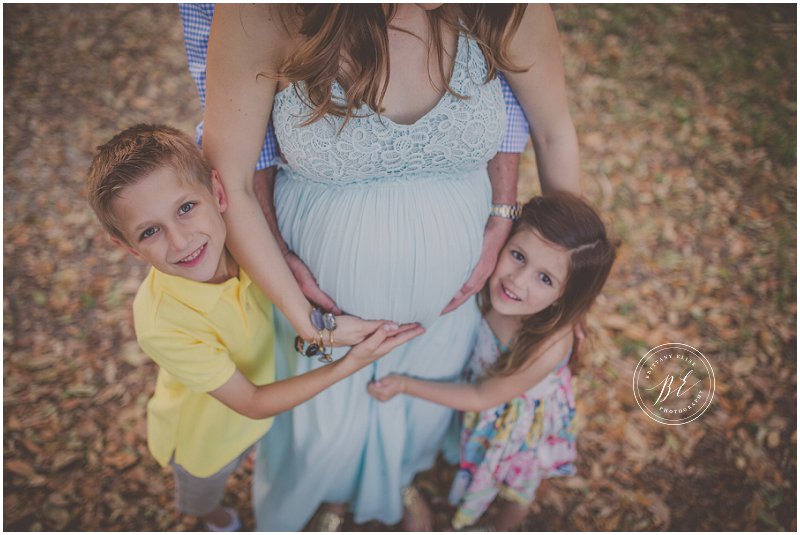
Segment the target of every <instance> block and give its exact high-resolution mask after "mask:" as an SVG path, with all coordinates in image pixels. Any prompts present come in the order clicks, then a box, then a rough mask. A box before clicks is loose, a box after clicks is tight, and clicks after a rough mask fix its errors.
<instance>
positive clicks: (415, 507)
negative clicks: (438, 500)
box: [403, 485, 433, 531]
mask: <svg viewBox="0 0 800 535" xmlns="http://www.w3.org/2000/svg"><path fill="white" fill-rule="evenodd" d="M403 507H404V508H405V509H406V510H407V511H408V514H409V516H411V518H413V519H414V521H415V523H417V524H419V520H420V519H423V520H424V519H428V520H429V521H430V523H431V525H430V526H429V527H428V529H427V531H432V530H433V512H432V511H431V509H430V507H428V504H427V502H426V501H425V498H423V497H422V494H420V492H419V490H417V488H416V487H415V486H414V485H409V486H407V487H406V488H404V489H403ZM415 528H416V527H415ZM414 531H421V530H419V528H416V529H415V530H414Z"/></svg>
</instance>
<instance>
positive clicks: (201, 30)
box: [179, 4, 530, 169]
mask: <svg viewBox="0 0 800 535" xmlns="http://www.w3.org/2000/svg"><path fill="white" fill-rule="evenodd" d="M179 8H180V13H181V21H182V22H183V40H184V43H185V45H186V58H187V60H188V63H189V73H190V74H191V75H192V79H193V80H194V83H195V85H197V93H198V94H199V95H200V104H202V105H203V108H205V105H206V49H207V48H208V35H209V34H210V33H211V19H212V18H213V17H214V4H179ZM499 77H500V82H501V83H502V87H503V97H505V102H506V115H507V117H508V119H507V122H506V136H505V139H504V140H503V144H502V145H500V152H522V151H523V150H524V149H525V145H526V143H527V142H528V138H529V137H530V130H529V127H528V121H527V119H526V118H525V113H524V112H523V111H522V107H521V106H520V105H519V101H517V98H516V97H515V96H514V93H512V92H511V88H510V87H509V86H508V83H507V82H506V79H505V78H503V75H502V74H500V75H499ZM196 139H197V143H198V144H201V143H202V140H203V123H202V122H200V124H198V125H197V132H196ZM277 163H278V141H277V140H276V139H275V133H274V131H273V129H272V121H270V123H269V128H268V129H267V137H266V138H264V147H263V148H262V149H261V154H260V155H259V157H258V163H257V164H256V169H264V168H266V167H270V166H272V165H275V164H277Z"/></svg>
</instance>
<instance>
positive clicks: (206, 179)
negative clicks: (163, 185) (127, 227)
mask: <svg viewBox="0 0 800 535" xmlns="http://www.w3.org/2000/svg"><path fill="white" fill-rule="evenodd" d="M97 151H98V152H97V154H96V155H95V157H94V159H93V160H92V164H91V166H90V167H89V175H88V179H87V182H86V189H87V197H88V200H89V204H90V205H91V206H92V209H93V210H94V213H95V214H96V215H97V218H98V219H99V220H100V224H102V225H103V228H104V229H105V230H106V232H108V233H109V234H110V235H111V236H112V237H114V238H117V239H118V240H120V241H122V242H123V243H128V241H127V240H126V239H125V236H124V235H123V234H122V231H121V230H120V225H119V221H118V220H117V218H116V214H115V213H114V210H113V207H112V205H113V202H114V200H115V199H116V198H117V197H119V195H120V194H121V193H122V190H123V189H125V188H126V187H128V186H131V185H133V184H136V183H137V182H138V181H139V180H141V179H142V178H144V177H145V176H147V175H149V174H150V173H152V172H154V171H156V170H157V169H160V168H162V167H170V168H171V169H173V170H174V171H175V172H176V173H177V174H178V177H179V178H180V179H181V180H185V181H186V182H187V183H189V184H202V185H204V186H205V187H206V188H208V190H209V191H211V190H212V187H211V166H209V165H208V163H207V162H206V161H205V159H204V158H203V154H202V153H201V152H200V149H199V148H198V147H197V145H195V143H194V142H193V141H192V140H191V139H190V138H189V137H188V136H186V135H185V134H184V133H183V132H181V131H180V130H177V129H175V128H172V127H170V126H163V125H148V124H138V125H136V126H132V127H130V128H128V129H127V130H124V131H122V132H120V133H119V134H117V135H116V136H114V137H113V138H111V140H110V141H108V142H107V143H105V144H104V145H101V146H99V147H97Z"/></svg>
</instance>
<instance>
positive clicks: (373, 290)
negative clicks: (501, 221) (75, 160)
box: [204, 4, 577, 531]
mask: <svg viewBox="0 0 800 535" xmlns="http://www.w3.org/2000/svg"><path fill="white" fill-rule="evenodd" d="M518 28H519V30H518ZM498 69H502V70H503V71H504V72H505V74H506V76H507V78H508V80H509V82H510V84H511V86H512V87H513V88H514V90H515V93H516V94H517V96H518V98H519V100H520V102H521V103H522V105H523V108H524V109H525V112H526V114H527V115H528V118H529V119H530V120H531V121H532V122H534V121H536V122H537V126H539V123H538V121H541V128H542V129H543V132H545V133H546V134H547V135H544V136H542V140H543V143H544V145H545V146H544V147H543V148H544V152H543V156H541V158H542V160H543V164H541V165H540V169H543V170H545V173H543V174H545V176H546V177H547V178H546V180H548V182H549V184H556V180H555V179H554V176H555V175H556V174H555V172H554V171H555V166H556V165H557V164H558V163H559V162H558V160H559V159H560V158H561V159H563V161H564V169H565V173H566V174H565V177H566V179H565V181H564V183H565V184H569V185H568V186H565V187H572V186H573V185H576V184H577V164H576V162H577V146H576V143H575V135H574V129H573V127H572V122H571V120H570V118H569V113H568V111H567V107H566V99H565V97H564V87H563V72H562V70H561V69H562V68H561V57H560V51H559V49H558V36H557V32H556V30H555V25H554V23H553V20H552V15H551V14H550V11H549V8H546V7H545V8H540V7H538V6H537V7H536V8H533V7H529V8H528V9H525V8H524V7H505V8H502V7H497V6H491V7H482V6H464V7H463V8H462V7H459V6H456V5H448V6H441V7H438V6H431V5H426V4H423V5H412V4H400V5H397V6H389V7H384V5H379V4H375V5H359V6H356V5H320V6H311V5H307V6H301V7H300V8H296V7H293V6H292V7H287V6H276V5H257V6H235V5H225V6H222V5H221V6H218V7H217V11H216V13H215V15H214V22H213V25H212V30H211V38H210V42H209V49H208V67H207V101H206V114H205V139H204V151H205V153H206V155H207V156H208V158H209V160H210V162H211V164H212V166H213V167H214V168H215V169H217V170H218V171H219V172H220V174H221V175H222V178H223V181H224V184H225V187H226V189H227V192H228V197H229V210H228V215H227V218H226V222H227V224H228V227H229V235H230V243H229V245H230V248H231V250H232V252H233V254H234V255H235V256H236V258H237V260H238V261H239V263H240V264H241V265H242V266H243V268H244V269H245V270H246V271H247V272H248V273H250V274H251V277H252V278H253V280H254V281H255V282H256V283H257V284H259V286H260V287H262V289H264V291H265V292H266V293H267V295H269V296H270V297H271V298H272V299H273V302H274V303H275V304H276V305H277V307H278V308H279V309H280V311H281V312H282V313H283V314H277V315H276V316H277V317H278V319H277V320H276V321H277V325H276V332H277V334H278V340H279V342H278V347H277V348H276V360H278V361H279V362H280V361H281V360H284V366H282V367H281V366H280V365H279V369H278V374H279V376H281V377H282V376H286V375H288V374H291V373H299V372H301V371H305V370H307V369H311V368H313V367H316V366H320V365H321V364H319V363H318V362H316V361H314V360H306V359H304V358H303V359H300V360H298V358H297V357H296V356H295V353H294V349H293V347H292V340H293V338H294V337H295V335H296V333H300V335H301V336H303V337H304V338H306V339H308V340H310V339H312V338H313V336H314V330H313V329H312V327H311V325H310V324H309V321H308V318H307V305H306V304H304V303H301V299H299V298H298V297H297V292H296V286H295V287H290V286H291V285H286V286H284V285H283V284H284V282H285V280H286V279H285V274H286V269H287V268H286V264H285V263H284V261H283V256H282V254H281V253H280V249H279V248H278V246H277V243H276V240H275V238H274V237H273V236H272V235H271V234H270V232H269V229H268V226H267V224H266V222H265V220H264V218H263V216H262V214H261V210H260V208H259V204H258V201H257V200H256V195H255V193H254V191H253V185H252V177H253V168H254V166H255V163H256V159H257V157H258V154H259V150H260V148H261V144H262V143H263V140H264V134H265V132H266V130H267V124H268V121H269V118H270V115H272V119H273V124H274V127H275V132H276V135H277V138H278V141H279V144H280V148H281V151H282V153H283V156H284V162H283V163H282V164H281V165H280V166H279V171H278V175H277V179H276V183H275V191H274V204H275V215H276V218H277V222H278V226H279V229H280V233H281V235H282V237H283V239H284V240H285V241H286V243H287V245H288V247H289V248H290V249H291V251H292V252H293V253H294V254H295V255H296V256H297V257H299V258H300V259H301V260H302V261H303V262H304V263H305V264H306V265H307V266H308V268H309V269H310V271H311V273H312V274H313V276H314V277H315V279H316V281H317V283H318V284H319V287H320V288H321V289H322V291H324V292H325V293H326V294H328V295H329V296H330V297H331V298H332V299H333V300H334V301H335V302H336V304H337V305H338V306H339V308H341V309H342V310H343V311H345V312H346V313H348V314H352V315H354V316H358V317H361V318H366V319H388V320H393V321H395V322H398V323H411V322H419V323H421V324H422V325H424V326H425V327H426V329H427V332H426V333H425V334H424V335H422V336H420V337H418V338H417V339H415V340H413V341H412V342H410V343H408V344H406V345H405V346H402V347H400V348H398V349H397V350H395V351H394V352H393V353H391V354H389V355H387V356H386V357H384V358H383V359H382V360H380V361H378V362H377V363H376V364H374V365H373V367H372V368H368V369H365V370H362V372H361V373H357V374H355V375H353V376H352V377H351V378H350V379H348V380H346V381H344V382H342V383H340V384H339V385H337V386H335V387H333V388H330V389H329V390H327V391H326V392H323V393H322V394H321V395H319V396H317V397H316V398H314V399H313V400H311V401H309V402H308V403H306V404H304V405H301V406H300V407H298V408H296V409H295V410H294V411H292V412H291V413H288V414H286V415H283V416H281V417H279V418H278V419H277V420H276V422H275V424H274V426H273V428H272V430H271V431H270V433H269V434H268V436H267V437H266V438H265V439H264V441H263V442H262V445H261V446H262V447H261V448H260V452H259V462H258V463H257V468H256V474H255V479H256V482H255V489H254V506H255V512H256V517H257V527H258V529H262V530H286V531H294V530H299V529H301V528H302V527H303V526H304V525H305V523H306V522H307V521H308V520H309V518H310V517H311V516H312V515H313V513H314V511H315V510H316V509H317V507H318V506H319V505H320V504H322V503H328V504H340V507H339V508H338V509H336V508H331V509H330V510H331V511H339V512H340V511H341V510H342V509H341V504H348V505H349V508H350V509H351V510H352V511H353V512H354V515H355V520H356V522H364V521H367V520H372V519H375V520H379V521H382V522H384V523H388V524H392V523H396V522H397V521H399V520H400V519H401V517H403V515H404V513H405V515H406V516H408V515H414V514H418V513H419V510H420V509H419V507H418V503H417V504H416V505H415V502H417V500H418V494H416V493H415V492H413V490H408V489H409V488H410V485H411V484H412V482H413V478H414V476H415V475H416V474H417V473H418V472H420V471H422V470H425V469H427V468H428V467H430V466H431V464H432V463H433V461H434V459H435V456H436V453H437V451H438V450H439V447H440V445H441V441H442V438H443V436H444V433H445V431H446V429H447V427H448V422H449V418H450V411H449V410H447V409H443V408H441V407H437V406H435V405H433V404H430V403H427V402H424V401H420V400H414V399H396V400H393V401H392V402H389V403H385V404H378V403H377V402H375V401H373V400H372V399H371V398H370V397H369V395H368V394H367V391H366V385H367V383H368V382H369V380H370V379H371V378H373V377H376V376H377V377H382V376H385V375H388V374H390V373H399V374H408V375H414V376H417V377H421V378H426V379H434V380H435V379H441V380H448V379H450V380H452V379H454V378H456V377H457V375H458V373H459V372H460V371H461V369H462V367H463V365H464V362H465V359H466V357H467V356H468V353H469V350H470V345H471V334H470V333H471V332H472V331H473V328H474V326H475V325H476V323H477V321H478V318H479V315H478V310H477V308H476V307H475V306H474V304H473V303H472V302H471V301H470V302H469V303H468V304H467V305H464V306H461V307H458V308H457V309H456V310H455V311H453V312H451V313H449V314H446V315H444V316H440V312H441V311H442V309H443V308H445V306H446V305H447V304H448V303H449V302H450V300H451V298H452V297H453V295H455V294H456V292H457V291H458V290H459V288H461V286H462V284H464V282H465V281H466V280H467V278H468V277H469V275H470V273H471V271H472V268H473V266H475V264H476V263H477V261H478V259H479V257H480V256H481V247H482V238H483V234H484V227H485V225H486V221H487V218H488V217H489V214H490V209H491V205H492V185H491V184H490V180H489V176H488V174H487V162H488V160H489V159H490V158H492V156H493V155H494V154H495V153H496V152H497V149H498V147H499V145H500V142H501V140H502V136H503V128H504V125H505V106H504V103H503V96H502V90H501V87H500V82H499V80H498V79H497V78H496V72H497V70H498ZM541 148H542V147H541V146H540V147H537V149H541ZM575 187H576V186H575ZM500 211H502V209H501V210H500ZM276 273H277V274H278V277H277V278H276V275H275V274H276ZM276 280H277V281H278V282H276ZM284 314H285V316H284ZM346 349H347V348H340V349H338V350H337V351H336V352H335V353H334V358H336V357H338V356H340V355H341V354H343V353H344V352H345V351H346ZM281 354H282V355H283V359H282V358H281V357H280V355H281ZM404 498H405V500H404ZM404 503H405V505H406V507H405V508H404ZM407 520H408V518H407ZM335 524H336V522H334V523H333V525H331V526H330V527H335ZM407 525H409V526H410V527H416V528H418V529H424V528H426V527H427V528H429V527H430V525H429V524H427V525H425V522H423V523H422V524H416V525H414V524H407Z"/></svg>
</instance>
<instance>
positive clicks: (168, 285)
mask: <svg viewBox="0 0 800 535" xmlns="http://www.w3.org/2000/svg"><path fill="white" fill-rule="evenodd" d="M153 271H154V281H155V285H156V286H157V287H158V288H159V289H160V290H161V291H162V292H164V293H167V294H169V295H171V296H172V297H174V298H175V299H177V300H178V301H180V302H182V303H184V304H186V305H187V306H189V307H191V308H194V309H196V310H199V311H200V312H203V313H206V314H207V313H209V312H211V311H212V310H213V309H214V307H215V306H216V304H217V302H218V301H219V299H220V297H222V294H224V293H225V292H226V291H227V290H228V289H230V288H232V287H235V286H237V285H238V286H241V289H240V291H242V292H244V291H245V290H247V287H248V286H250V284H252V280H251V279H250V277H249V276H248V275H247V273H245V271H244V270H243V269H241V268H239V276H238V277H231V278H230V279H228V280H226V281H225V282H220V283H218V284H214V283H208V282H197V281H193V280H189V279H185V278H183V277H177V276H175V275H168V274H166V273H162V272H160V271H158V270H156V269H153Z"/></svg>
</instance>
